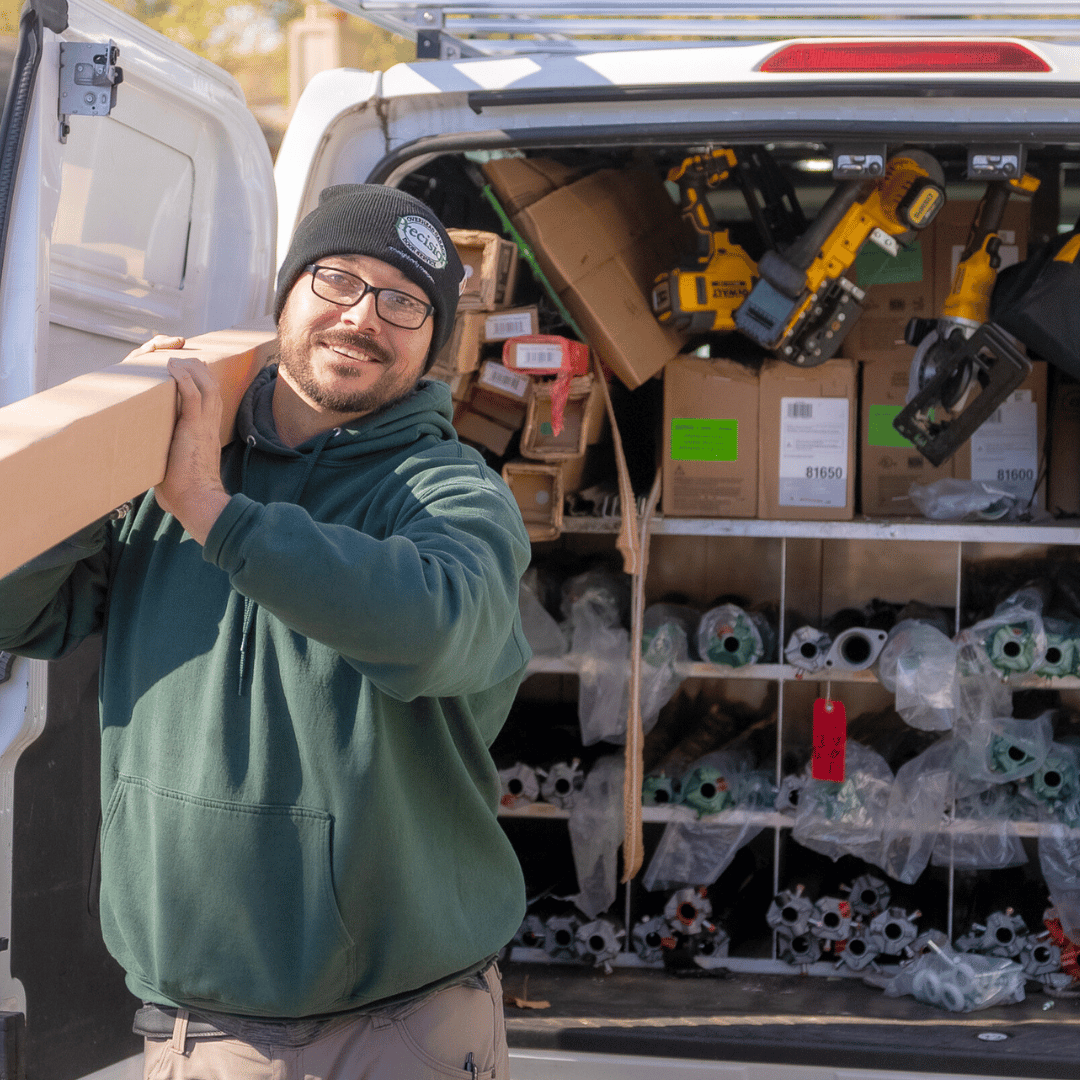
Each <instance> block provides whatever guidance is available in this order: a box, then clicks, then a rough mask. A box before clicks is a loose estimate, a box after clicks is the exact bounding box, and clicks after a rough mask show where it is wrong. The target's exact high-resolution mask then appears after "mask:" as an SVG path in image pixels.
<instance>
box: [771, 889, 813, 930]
mask: <svg viewBox="0 0 1080 1080" xmlns="http://www.w3.org/2000/svg"><path fill="white" fill-rule="evenodd" d="M803 891H804V886H802V885H796V886H795V888H794V889H784V890H783V892H779V893H777V894H776V896H774V897H773V901H772V903H771V904H770V905H769V908H768V910H767V911H766V912H765V922H766V923H768V925H769V926H771V927H772V928H773V929H774V930H778V931H781V932H782V933H784V934H786V935H787V936H788V937H800V936H802V935H803V934H809V933H810V921H811V920H812V919H813V918H814V903H813V901H812V900H810V899H809V897H806V896H804V895H803Z"/></svg>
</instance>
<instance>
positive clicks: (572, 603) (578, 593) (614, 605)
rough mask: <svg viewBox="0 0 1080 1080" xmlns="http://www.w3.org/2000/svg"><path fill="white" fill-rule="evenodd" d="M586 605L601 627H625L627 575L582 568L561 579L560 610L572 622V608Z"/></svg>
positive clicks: (628, 582) (627, 608)
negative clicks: (564, 579)
mask: <svg viewBox="0 0 1080 1080" xmlns="http://www.w3.org/2000/svg"><path fill="white" fill-rule="evenodd" d="M582 607H588V608H590V609H591V610H592V614H593V616H594V618H595V619H596V621H597V622H599V623H601V624H602V625H603V626H625V625H626V624H627V623H628V622H629V619H630V578H629V577H628V576H627V575H626V574H616V573H612V572H611V571H608V570H586V571H585V573H583V574H577V575H575V576H574V577H572V578H568V579H567V580H566V581H565V582H563V587H562V599H561V601H560V609H561V611H562V615H563V618H564V619H567V620H570V621H572V620H573V618H574V613H575V609H577V610H580V609H581V608H582Z"/></svg>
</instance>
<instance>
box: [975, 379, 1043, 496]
mask: <svg viewBox="0 0 1080 1080" xmlns="http://www.w3.org/2000/svg"><path fill="white" fill-rule="evenodd" d="M1038 471H1039V430H1038V406H1037V405H1036V403H1035V402H1034V401H1033V400H1032V395H1031V391H1030V390H1017V391H1015V392H1014V393H1013V394H1011V395H1010V396H1009V398H1008V400H1007V401H1005V402H1003V403H1002V404H1001V406H1000V407H999V408H998V409H997V411H996V412H994V413H993V414H991V416H990V417H989V419H988V420H986V422H985V423H984V424H983V425H982V426H981V427H980V428H979V430H978V431H976V432H975V434H974V435H972V436H971V479H972V480H986V481H988V482H990V483H993V484H998V485H1000V486H1001V487H1002V488H1004V489H1005V490H1006V491H1013V492H1015V493H1016V494H1017V495H1019V496H1021V497H1022V498H1025V499H1028V498H1030V497H1031V495H1032V493H1033V492H1034V490H1035V480H1036V478H1037V477H1038Z"/></svg>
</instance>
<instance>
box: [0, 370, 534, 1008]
mask: <svg viewBox="0 0 1080 1080" xmlns="http://www.w3.org/2000/svg"><path fill="white" fill-rule="evenodd" d="M274 375H275V371H274V369H268V370H267V371H265V372H263V373H261V374H260V375H259V377H258V378H257V380H256V382H255V383H254V384H253V386H252V388H251V389H250V390H249V392H248V394H247V396H246V397H245V399H244V403H243V405H242V407H241V410H240V415H239V417H238V419H237V432H238V435H239V438H238V439H237V440H236V441H235V442H233V443H231V444H230V445H229V446H228V447H226V449H225V451H224V452H223V458H222V477H223V480H224V482H225V485H226V488H227V489H228V490H229V491H230V492H233V493H235V494H233V496H232V499H231V500H230V502H229V503H228V505H227V506H226V508H225V510H224V511H223V513H222V514H221V516H220V517H219V518H218V520H217V522H216V523H215V524H214V527H213V528H212V530H211V532H210V535H209V536H208V538H207V541H206V545H205V547H200V546H199V544H198V543H197V542H196V541H195V540H194V539H193V538H192V537H190V536H189V535H188V534H187V533H186V532H185V531H184V530H183V529H182V527H181V526H180V524H179V523H178V522H177V521H176V520H175V519H174V518H173V517H171V516H170V515H167V514H164V513H163V512H162V511H161V510H160V509H159V508H158V507H157V504H156V503H155V501H154V498H153V495H152V494H150V493H148V494H146V495H144V496H143V497H142V498H141V499H140V500H139V501H138V503H137V506H136V508H135V510H134V511H133V512H132V513H131V514H130V515H129V516H128V517H127V519H126V520H125V521H123V523H122V524H120V525H114V526H112V527H111V528H107V527H106V526H105V525H98V526H95V527H93V528H91V529H89V530H86V531H84V532H83V533H82V534H80V535H78V536H76V537H74V538H72V540H71V541H68V542H67V544H66V545H61V546H60V548H58V549H53V551H51V552H49V553H47V554H46V555H45V556H42V557H41V558H40V559H38V560H35V561H34V562H32V563H29V564H27V566H26V567H24V568H22V569H21V570H19V571H16V573H15V574H13V575H11V576H9V577H8V578H6V579H4V580H3V581H0V647H2V648H5V649H10V650H13V651H16V652H18V653H20V654H22V655H27V656H37V657H47V658H52V657H58V656H62V655H63V654H64V653H66V652H67V651H69V650H70V649H71V648H73V647H74V646H75V645H76V644H78V642H79V641H80V640H82V638H84V637H86V636H87V635H88V634H91V633H94V632H97V631H101V632H103V634H104V647H103V656H102V669H101V716H102V761H101V770H102V772H101V790H102V813H103V820H102V830H101V865H102V886H101V925H102V931H103V934H104V937H105V942H106V944H107V945H108V947H109V950H110V951H111V952H112V954H113V955H114V956H115V957H116V958H117V960H119V962H120V963H121V964H122V965H123V967H124V968H125V970H126V971H127V983H128V986H129V988H130V989H131V991H132V993H134V994H135V995H136V996H137V997H140V998H142V999H144V1000H148V1001H155V1002H158V1003H161V1004H172V1005H183V1006H187V1007H191V1008H196V1009H198V1008H203V1009H210V1010H217V1011H222V1012H230V1013H237V1014H242V1015H250V1016H269V1017H300V1016H312V1015H319V1014H325V1013H333V1012H339V1011H344V1010H348V1009H354V1008H358V1007H361V1006H364V1005H366V1004H367V1003H370V1002H372V1001H378V1000H381V999H383V998H387V997H391V996H394V995H398V994H403V993H407V992H409V991H411V990H415V989H417V988H420V987H423V986H426V985H428V984H431V983H434V982H437V981H438V980H440V979H444V978H446V977H447V976H449V975H451V974H453V973H455V972H459V971H463V970H466V969H468V968H469V967H470V966H473V965H476V964H477V963H478V962H480V961H482V960H483V959H484V958H485V957H487V956H490V955H491V954H492V953H494V952H496V951H497V950H498V949H500V948H501V947H502V946H503V945H504V944H506V942H507V941H509V939H510V938H511V937H512V936H513V934H514V932H515V930H516V929H517V927H518V925H519V924H520V922H521V919H522V917H523V915H524V884H523V880H522V876H521V871H520V868H519V866H518V863H517V859H516V857H515V855H514V852H513V850H512V848H511V846H510V844H509V842H508V841H507V839H506V837H505V835H504V833H503V832H502V829H501V828H500V826H499V823H498V821H497V818H496V813H497V808H498V801H499V783H498V776H497V773H496V770H495V767H494V764H493V762H492V760H491V757H490V755H489V753H488V747H489V746H490V744H491V742H492V740H493V739H494V738H495V735H496V734H497V733H498V731H499V728H500V727H501V726H502V724H503V722H504V720H505V718H506V715H507V712H508V710H509V708H510V705H511V702H512V700H513V697H514V694H515V692H516V690H517V687H518V684H519V682H520V680H521V678H522V675H523V673H524V670H525V665H526V663H527V662H528V659H529V648H528V645H527V644H526V642H525V639H524V635H523V634H522V631H521V623H520V619H519V617H518V614H517V593H518V580H519V578H520V576H521V574H522V572H523V571H524V569H525V567H526V565H527V563H528V560H529V542H528V537H527V535H526V532H525V529H524V526H523V525H522V522H521V517H520V514H519V512H518V510H517V507H516V505H515V504H514V502H513V500H512V498H511V497H510V495H509V492H508V491H507V489H506V487H505V485H504V484H503V483H502V482H501V481H500V480H499V478H498V477H497V476H496V475H495V474H494V473H492V472H491V471H490V470H489V469H488V468H487V467H486V466H485V465H484V463H483V461H482V460H481V458H480V457H479V455H478V454H476V453H475V452H474V451H473V450H471V449H469V448H467V447H463V446H462V445H461V444H460V443H459V442H458V441H457V438H456V435H455V433H454V429H453V427H452V426H451V423H450V416H451V401H450V395H449V392H448V390H447V388H446V387H445V386H444V385H443V384H442V383H433V382H425V383H422V384H421V385H420V388H419V389H418V390H417V392H416V393H414V394H413V395H412V396H410V397H409V398H408V399H407V400H405V401H404V402H401V403H399V404H397V405H395V406H392V407H391V408H389V409H388V410H386V411H384V412H382V413H379V414H377V415H375V416H372V417H368V418H365V419H363V420H361V421H358V422H357V424H356V426H355V427H354V428H353V427H350V428H346V429H336V430H334V431H332V432H327V433H325V434H324V435H321V436H318V437H316V438H314V439H311V440H310V441H309V442H307V443H305V444H303V445H301V446H300V447H298V448H296V449H295V450H294V449H290V448H288V447H286V446H285V445H284V444H282V443H281V442H280V441H279V440H278V438H277V435H276V432H275V429H274V426H273V421H272V418H271V412H270V399H271V396H272V392H273V379H274ZM76 560H77V561H76Z"/></svg>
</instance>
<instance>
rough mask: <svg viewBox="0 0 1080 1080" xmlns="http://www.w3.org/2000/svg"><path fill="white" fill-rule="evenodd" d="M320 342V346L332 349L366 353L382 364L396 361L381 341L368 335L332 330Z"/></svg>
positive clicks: (320, 337)
mask: <svg viewBox="0 0 1080 1080" xmlns="http://www.w3.org/2000/svg"><path fill="white" fill-rule="evenodd" d="M318 341H319V344H320V345H329V346H330V347H331V348H334V347H335V346H341V347H343V348H346V349H354V350H357V351H361V352H366V353H367V354H368V355H370V356H372V357H374V358H375V360H377V361H378V362H379V363H380V364H389V363H391V362H392V361H393V359H394V356H393V353H391V351H390V350H389V349H388V348H387V347H386V346H385V345H384V344H383V343H382V342H381V341H377V340H376V339H375V338H373V337H368V335H367V334H349V333H346V332H345V331H342V330H330V331H328V332H327V333H325V334H320V335H319V338H318Z"/></svg>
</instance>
